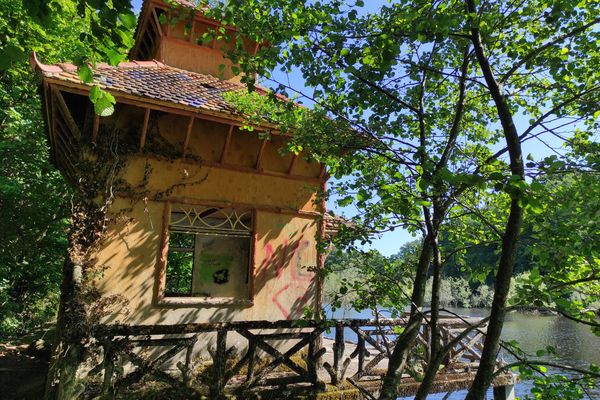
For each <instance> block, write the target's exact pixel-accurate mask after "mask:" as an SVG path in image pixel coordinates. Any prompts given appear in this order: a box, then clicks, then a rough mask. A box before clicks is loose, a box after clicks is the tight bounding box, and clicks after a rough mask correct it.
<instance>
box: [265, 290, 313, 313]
mask: <svg viewBox="0 0 600 400" xmlns="http://www.w3.org/2000/svg"><path fill="white" fill-rule="evenodd" d="M290 287H291V285H290V284H289V283H288V284H286V285H285V286H284V287H282V288H281V289H280V290H279V291H278V292H277V293H275V294H274V295H273V297H271V301H272V302H273V303H274V304H275V306H276V307H277V308H278V309H279V311H281V314H282V315H283V317H284V318H285V319H290V312H291V311H294V310H289V309H286V308H285V307H284V306H283V304H281V302H280V301H279V296H280V295H282V294H283V293H285V292H286V291H287V290H288V289H290ZM294 288H295V289H299V290H301V291H302V292H303V293H304V294H303V295H302V296H298V297H296V298H295V299H294V300H293V305H296V303H297V305H296V308H298V307H301V306H304V305H305V304H306V303H307V302H308V300H309V298H310V294H309V293H308V288H307V287H305V286H295V287H294Z"/></svg>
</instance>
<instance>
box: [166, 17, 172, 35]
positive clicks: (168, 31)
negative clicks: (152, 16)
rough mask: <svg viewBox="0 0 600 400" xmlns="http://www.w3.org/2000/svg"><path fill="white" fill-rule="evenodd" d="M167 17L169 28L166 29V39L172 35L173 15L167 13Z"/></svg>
mask: <svg viewBox="0 0 600 400" xmlns="http://www.w3.org/2000/svg"><path fill="white" fill-rule="evenodd" d="M165 16H166V17H167V26H166V27H165V37H168V36H169V35H170V34H171V13H170V12H168V11H165Z"/></svg>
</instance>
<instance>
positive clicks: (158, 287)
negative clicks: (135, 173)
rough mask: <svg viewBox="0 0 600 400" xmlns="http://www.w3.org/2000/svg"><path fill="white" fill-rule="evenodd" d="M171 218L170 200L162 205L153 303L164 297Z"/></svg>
mask: <svg viewBox="0 0 600 400" xmlns="http://www.w3.org/2000/svg"><path fill="white" fill-rule="evenodd" d="M170 220H171V202H170V201H165V202H164V206H163V217H162V224H163V226H162V229H161V237H160V251H159V252H158V254H157V260H156V271H155V280H154V282H155V284H154V285H155V289H154V292H155V295H156V296H155V298H154V300H155V301H154V302H155V304H158V303H159V302H160V301H161V300H162V299H163V298H164V297H165V288H166V285H167V257H168V254H169V222H170Z"/></svg>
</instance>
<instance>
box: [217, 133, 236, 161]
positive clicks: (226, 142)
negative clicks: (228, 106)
mask: <svg viewBox="0 0 600 400" xmlns="http://www.w3.org/2000/svg"><path fill="white" fill-rule="evenodd" d="M233 127H234V126H233V125H230V126H229V131H228V132H227V137H226V138H225V144H224V145H223V151H221V158H220V159H219V162H220V163H221V164H223V161H225V154H227V151H228V150H229V146H230V145H231V139H232V137H233Z"/></svg>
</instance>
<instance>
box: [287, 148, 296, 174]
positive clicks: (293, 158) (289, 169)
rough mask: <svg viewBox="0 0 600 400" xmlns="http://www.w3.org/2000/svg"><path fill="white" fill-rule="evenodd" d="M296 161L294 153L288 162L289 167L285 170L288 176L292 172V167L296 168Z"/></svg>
mask: <svg viewBox="0 0 600 400" xmlns="http://www.w3.org/2000/svg"><path fill="white" fill-rule="evenodd" d="M297 161H298V154H296V153H294V155H293V156H292V161H290V166H289V168H288V170H287V174H288V175H292V174H293V172H294V167H295V166H296V162H297Z"/></svg>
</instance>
